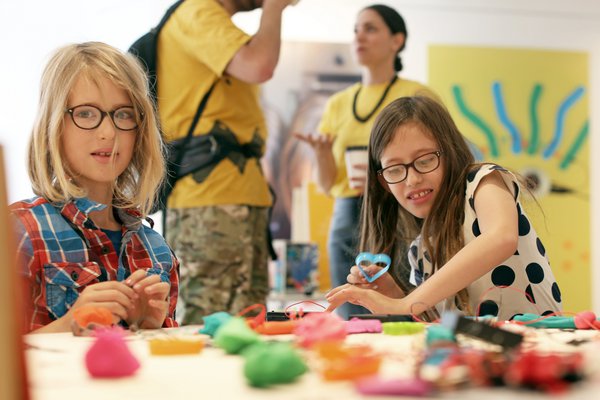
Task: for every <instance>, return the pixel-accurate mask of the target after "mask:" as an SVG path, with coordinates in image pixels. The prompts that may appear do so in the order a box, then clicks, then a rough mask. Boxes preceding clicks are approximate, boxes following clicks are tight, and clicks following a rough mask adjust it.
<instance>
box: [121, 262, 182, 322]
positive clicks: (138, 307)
mask: <svg viewBox="0 0 600 400" xmlns="http://www.w3.org/2000/svg"><path fill="white" fill-rule="evenodd" d="M125 284H126V285H128V286H131V287H132V288H133V290H134V292H135V293H136V294H137V296H138V298H137V301H136V302H135V303H134V304H133V307H132V308H131V309H130V310H129V315H128V319H127V323H128V324H129V325H130V326H132V325H137V326H138V327H140V328H143V329H155V328H160V327H161V326H162V324H163V322H164V321H165V318H166V317H167V313H168V311H169V301H168V296H169V289H170V287H171V285H169V283H167V282H162V281H161V280H160V276H159V275H150V276H147V275H146V271H145V270H138V271H135V272H134V273H133V274H131V276H129V278H127V280H126V281H125Z"/></svg>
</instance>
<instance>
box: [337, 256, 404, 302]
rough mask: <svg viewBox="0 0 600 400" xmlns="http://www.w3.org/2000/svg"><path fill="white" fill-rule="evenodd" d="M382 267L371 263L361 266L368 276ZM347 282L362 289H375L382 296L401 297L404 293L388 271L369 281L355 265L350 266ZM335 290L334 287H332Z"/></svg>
mask: <svg viewBox="0 0 600 400" xmlns="http://www.w3.org/2000/svg"><path fill="white" fill-rule="evenodd" d="M381 269H382V267H380V266H378V265H375V264H371V265H369V266H367V267H363V271H365V273H367V275H369V276H373V275H375V274H376V273H377V272H379V271H380V270H381ZM346 280H347V281H348V283H349V284H351V285H355V286H357V287H359V288H362V289H372V290H375V291H377V292H379V293H381V294H383V295H384V296H387V297H391V298H402V297H404V293H403V292H402V290H401V289H400V288H399V287H398V285H396V282H395V281H394V278H392V276H391V275H390V274H389V273H385V274H383V275H381V276H380V277H379V278H377V279H376V280H375V281H374V282H369V281H367V280H366V279H365V277H364V276H363V274H362V273H361V272H360V269H359V268H358V267H357V266H356V265H355V266H353V267H352V268H350V273H349V274H348V277H347V278H346ZM334 290H335V289H334Z"/></svg>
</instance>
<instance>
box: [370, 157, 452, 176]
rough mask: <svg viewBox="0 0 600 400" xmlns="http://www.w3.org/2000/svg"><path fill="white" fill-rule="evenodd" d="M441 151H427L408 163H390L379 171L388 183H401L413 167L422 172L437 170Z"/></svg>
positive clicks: (378, 173)
mask: <svg viewBox="0 0 600 400" xmlns="http://www.w3.org/2000/svg"><path fill="white" fill-rule="evenodd" d="M441 155H442V152H441V151H439V150H438V151H432V152H431V153H425V154H423V155H421V156H419V157H417V158H415V159H414V160H413V161H412V162H409V163H408V164H394V165H389V166H387V167H385V168H383V169H380V170H379V171H377V175H379V176H380V177H381V178H383V180H384V181H385V182H386V183H400V182H402V181H403V180H405V179H406V177H407V176H408V169H409V168H410V167H413V168H414V169H415V171H417V172H418V173H420V174H426V173H428V172H432V171H435V170H436V169H437V168H438V167H439V166H440V156H441Z"/></svg>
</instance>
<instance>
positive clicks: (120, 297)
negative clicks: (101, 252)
mask: <svg viewBox="0 0 600 400" xmlns="http://www.w3.org/2000/svg"><path fill="white" fill-rule="evenodd" d="M136 297H137V295H136V293H135V291H134V290H133V289H132V288H130V287H127V286H125V285H123V283H122V282H116V281H108V282H98V283H95V284H93V285H89V286H87V287H86V288H85V289H83V291H82V292H81V293H80V294H79V297H78V298H77V301H75V304H73V306H72V307H71V309H70V310H69V312H67V314H65V316H64V317H63V318H65V319H64V322H65V323H66V324H68V325H67V326H69V327H70V326H71V323H72V321H73V312H74V311H75V310H76V309H78V308H80V307H82V306H92V307H104V308H106V309H108V310H109V311H110V312H111V313H112V314H113V317H114V318H113V324H117V323H119V321H120V320H122V319H123V320H126V319H127V317H128V315H129V310H130V309H131V307H132V306H133V304H134V302H135V299H136Z"/></svg>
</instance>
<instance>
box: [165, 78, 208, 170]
mask: <svg viewBox="0 0 600 400" xmlns="http://www.w3.org/2000/svg"><path fill="white" fill-rule="evenodd" d="M217 82H218V79H217V80H215V81H214V82H213V84H212V85H211V86H210V89H208V92H206V94H205V95H204V97H202V100H200V104H198V109H197V110H196V115H194V119H193V120H192V124H191V125H190V129H188V133H187V135H186V137H185V140H184V141H183V144H182V145H181V148H180V149H179V152H178V153H177V157H176V158H175V166H176V168H177V170H176V172H177V173H176V174H175V175H176V176H177V175H179V168H180V167H181V160H183V155H184V153H185V149H186V147H187V145H188V144H189V142H190V140H192V136H194V130H195V129H196V125H197V124H198V121H199V120H200V117H201V116H202V113H203V112H204V108H205V107H206V103H207V102H208V98H209V97H210V94H211V93H212V91H213V89H214V88H215V85H216V84H217Z"/></svg>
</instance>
